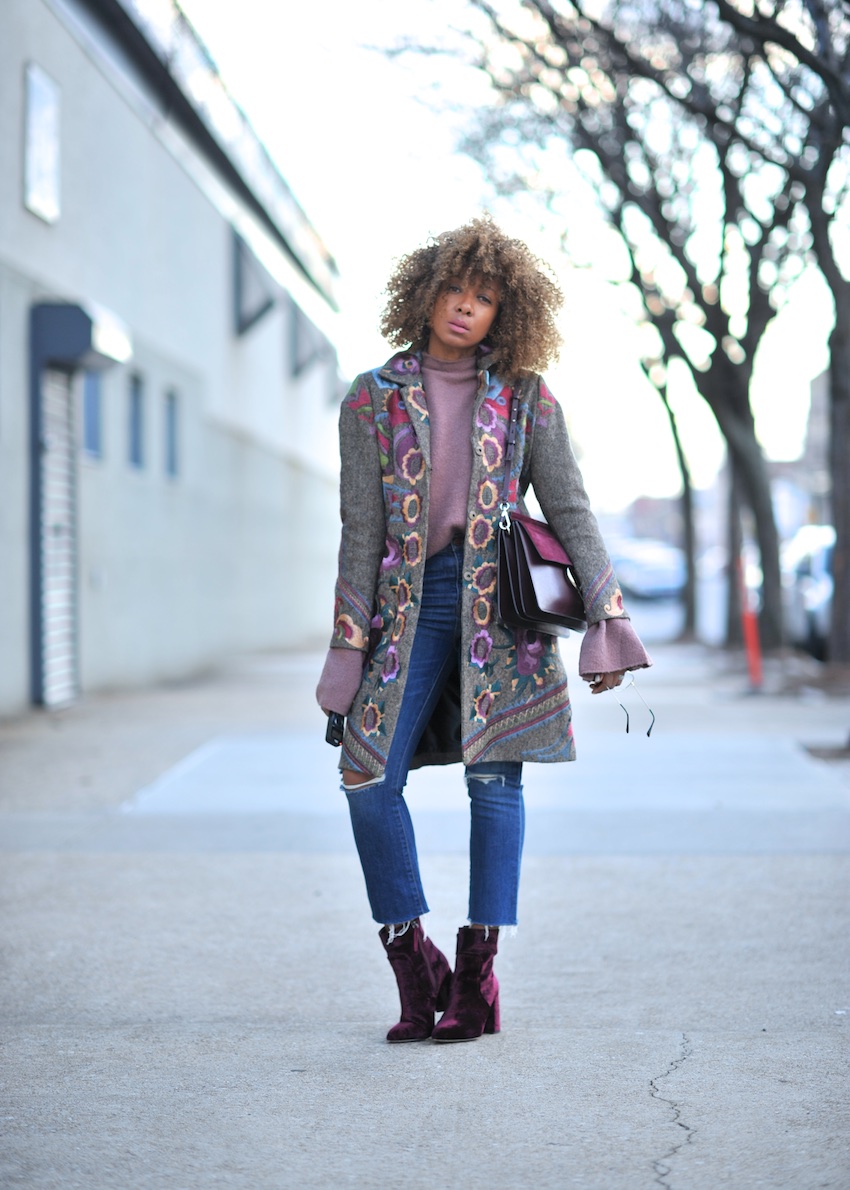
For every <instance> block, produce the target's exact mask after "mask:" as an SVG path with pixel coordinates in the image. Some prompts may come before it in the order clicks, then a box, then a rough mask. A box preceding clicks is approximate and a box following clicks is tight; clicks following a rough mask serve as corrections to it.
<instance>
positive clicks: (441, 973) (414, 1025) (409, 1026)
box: [378, 921, 452, 1041]
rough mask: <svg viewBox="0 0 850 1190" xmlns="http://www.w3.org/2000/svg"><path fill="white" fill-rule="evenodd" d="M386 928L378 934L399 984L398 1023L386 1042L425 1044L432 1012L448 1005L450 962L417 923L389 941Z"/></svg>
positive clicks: (388, 932) (391, 1030) (430, 1029)
mask: <svg viewBox="0 0 850 1190" xmlns="http://www.w3.org/2000/svg"><path fill="white" fill-rule="evenodd" d="M389 934H390V931H389V927H388V926H384V928H383V929H382V930H381V931H380V932H379V934H378V937H379V938H380V939H381V941H382V942H383V944H384V949H385V950H386V952H387V958H388V959H389V960H390V965H391V967H392V969H393V973H394V974H395V977H396V983H397V984H398V997H399V1000H400V1001H401V1020H400V1021H399V1022H398V1024H397V1025H393V1027H392V1028H391V1029H390V1031H389V1033H388V1034H387V1041H427V1040H428V1038H429V1037H430V1036H431V1032H432V1030H433V1028H434V1013H435V1011H436V1012H442V1010H443V1009H444V1008H445V1006H446V1004H447V1003H448V998H449V986H450V984H451V978H452V972H451V968H450V967H449V961H448V959H447V958H446V956H445V955H444V954H443V952H442V951H441V950H438V949H437V947H436V946H435V945H434V943H433V942H432V941H431V939H430V938H427V937H426V936H425V934H424V932H423V930H422V926H421V924H420V923H419V921H412V922H411V923H410V925H409V926H408V928H407V929H406V930H405V931H404V932H403V933H400V934H396V935H395V937H394V938H393V940H392V942H390V941H389Z"/></svg>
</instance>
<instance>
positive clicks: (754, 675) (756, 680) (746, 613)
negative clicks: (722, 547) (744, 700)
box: [735, 555, 762, 690]
mask: <svg viewBox="0 0 850 1190" xmlns="http://www.w3.org/2000/svg"><path fill="white" fill-rule="evenodd" d="M735 571H736V575H737V579H738V593H739V595H740V599H741V629H742V631H743V634H744V649H745V650H746V654H747V669H748V670H749V674H750V688H751V689H752V690H761V687H762V666H761V641H760V640H759V623H758V618H757V616H756V613H755V610H754V609H753V605H752V600H751V598H750V591H749V588H748V587H747V584H746V581H745V578H744V563H743V560H742V558H741V556H740V555H739V556H738V558H737V561H736V564H735Z"/></svg>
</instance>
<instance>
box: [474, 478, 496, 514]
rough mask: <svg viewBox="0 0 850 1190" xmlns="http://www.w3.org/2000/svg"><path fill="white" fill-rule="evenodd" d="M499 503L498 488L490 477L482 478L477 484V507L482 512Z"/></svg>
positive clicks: (490, 509)
mask: <svg viewBox="0 0 850 1190" xmlns="http://www.w3.org/2000/svg"><path fill="white" fill-rule="evenodd" d="M498 503H499V489H498V488H497V487H496V485H495V484H494V483H493V481H492V479H484V480H482V481H481V483H480V484H479V485H478V507H479V508H480V509H481V510H482V512H492V511H493V509H494V508H495V507H496V505H497V504H498Z"/></svg>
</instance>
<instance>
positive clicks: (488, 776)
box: [466, 773, 508, 789]
mask: <svg viewBox="0 0 850 1190" xmlns="http://www.w3.org/2000/svg"><path fill="white" fill-rule="evenodd" d="M470 781H480V782H481V784H482V785H492V784H493V782H494V781H498V782H499V784H500V785H507V783H508V781H507V777H506V776H505V774H504V773H467V774H466V787H467V789H468V788H469V782H470Z"/></svg>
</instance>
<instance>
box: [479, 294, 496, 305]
mask: <svg viewBox="0 0 850 1190" xmlns="http://www.w3.org/2000/svg"><path fill="white" fill-rule="evenodd" d="M478 300H479V302H483V303H484V305H485V306H492V305H493V299H492V298H491V297H488V296H487V294H486V293H479V295H478Z"/></svg>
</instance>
